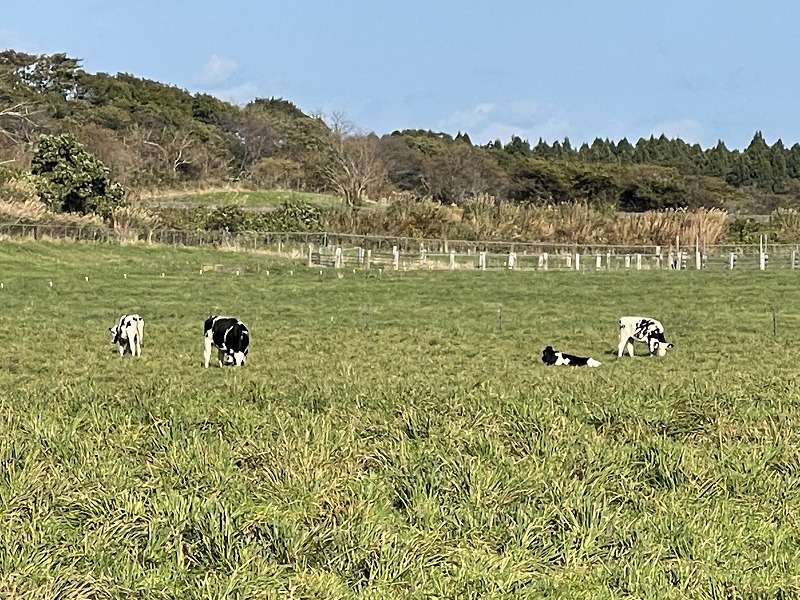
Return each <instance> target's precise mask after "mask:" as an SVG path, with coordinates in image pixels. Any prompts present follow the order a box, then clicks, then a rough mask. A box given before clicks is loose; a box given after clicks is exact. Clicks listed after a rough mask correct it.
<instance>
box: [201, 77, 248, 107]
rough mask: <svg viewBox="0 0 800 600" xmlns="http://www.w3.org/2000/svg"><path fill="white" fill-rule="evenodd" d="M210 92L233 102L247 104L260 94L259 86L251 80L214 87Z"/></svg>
mask: <svg viewBox="0 0 800 600" xmlns="http://www.w3.org/2000/svg"><path fill="white" fill-rule="evenodd" d="M208 93H209V94H211V95H212V96H214V97H215V98H219V99H220V100H224V101H226V102H231V103H233V104H246V103H248V102H250V101H251V100H253V99H255V98H256V97H257V96H258V86H256V84H255V83H253V82H251V81H246V82H244V83H240V84H238V85H232V86H229V87H223V88H212V89H210V90H208Z"/></svg>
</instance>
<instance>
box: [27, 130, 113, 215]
mask: <svg viewBox="0 0 800 600" xmlns="http://www.w3.org/2000/svg"><path fill="white" fill-rule="evenodd" d="M31 173H32V174H33V175H36V176H37V177H36V183H37V191H38V192H39V196H40V197H41V198H42V200H43V201H44V202H45V203H46V204H48V205H49V206H50V208H51V209H52V210H59V211H62V212H77V213H82V214H86V213H95V214H98V215H100V216H102V217H108V216H110V215H111V213H112V212H113V211H114V209H115V208H118V207H120V206H124V205H125V190H124V189H123V188H122V186H121V185H119V184H118V183H112V182H111V181H110V180H109V178H108V169H107V168H106V167H105V165H103V163H101V162H100V161H99V160H97V159H96V158H95V157H94V156H92V155H91V154H89V153H88V152H87V151H86V149H85V148H84V147H83V145H82V144H80V143H79V142H78V141H77V140H76V139H75V138H74V137H72V136H71V135H69V134H62V135H44V136H42V137H41V138H40V140H39V144H38V146H37V148H36V151H35V152H34V155H33V160H32V161H31Z"/></svg>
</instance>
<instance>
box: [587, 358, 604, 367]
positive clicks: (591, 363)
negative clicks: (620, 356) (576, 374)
mask: <svg viewBox="0 0 800 600" xmlns="http://www.w3.org/2000/svg"><path fill="white" fill-rule="evenodd" d="M601 364H603V363H601V362H600V361H599V360H595V359H593V358H590V359H588V360H587V361H586V366H587V367H599V366H600V365H601Z"/></svg>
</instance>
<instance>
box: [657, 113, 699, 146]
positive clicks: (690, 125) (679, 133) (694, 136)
mask: <svg viewBox="0 0 800 600" xmlns="http://www.w3.org/2000/svg"><path fill="white" fill-rule="evenodd" d="M662 133H663V134H664V135H665V136H667V137H668V138H681V139H682V140H683V141H684V142H686V143H689V144H699V143H701V140H703V139H704V138H705V137H706V133H707V132H706V129H705V127H704V126H703V124H702V123H700V122H698V121H695V120H694V119H689V118H686V119H676V120H672V121H662V122H661V123H656V124H655V125H653V126H652V127H651V128H650V134H651V135H654V136H655V137H659V136H660V135H661V134H662Z"/></svg>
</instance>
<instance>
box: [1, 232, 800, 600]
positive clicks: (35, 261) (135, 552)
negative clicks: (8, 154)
mask: <svg viewBox="0 0 800 600" xmlns="http://www.w3.org/2000/svg"><path fill="white" fill-rule="evenodd" d="M207 262H212V263H221V264H241V265H245V266H246V267H247V269H246V270H245V271H244V273H243V274H242V275H240V276H236V275H235V274H233V273H229V272H208V273H204V274H202V275H201V274H200V271H199V267H200V265H201V264H203V263H207ZM267 270H268V271H269V273H270V275H269V276H267V275H266V274H265V273H266V271H267ZM162 272H163V273H164V277H161V273H162ZM290 273H292V274H290ZM125 275H127V277H125ZM343 275H344V276H343V277H342V278H339V277H337V275H336V273H335V272H333V271H332V270H323V274H322V275H320V274H319V271H318V270H317V269H314V270H311V271H309V270H306V269H305V268H304V267H302V266H301V265H299V264H297V263H294V264H290V263H286V262H278V261H277V260H276V259H272V258H265V257H261V256H258V255H245V254H242V255H239V254H233V253H215V252H214V251H213V250H205V249H195V250H189V249H175V248H166V247H151V248H147V247H139V246H132V247H125V248H120V247H118V246H113V245H109V246H93V245H83V244H57V243H52V244H51V243H41V244H35V243H30V242H20V243H2V244H0V281H2V282H3V283H4V286H3V288H2V289H0V303H2V304H0V305H1V306H2V307H3V309H2V311H0V340H2V342H3V350H4V360H3V365H2V367H1V368H0V461H2V467H1V468H0V595H5V596H14V597H30V598H40V597H56V596H58V597H101V598H102V597H115V598H123V597H125V598H129V597H143V598H144V597H148V598H149V597H163V598H210V597H225V596H231V597H236V596H238V597H274V598H279V597H295V598H301V597H305V598H312V597H324V598H356V597H363V598H393V599H395V598H421V597H448V598H462V597H481V598H575V597H592V598H625V597H631V598H686V597H693V598H695V597H700V598H702V597H708V598H715V597H716V598H725V597H729V598H737V597H770V598H773V597H786V598H789V597H794V596H797V595H798V593H800V582H798V579H797V574H798V573H800V556H799V555H798V554H799V553H800V545H798V543H797V534H796V532H797V527H798V519H800V427H799V426H798V425H800V423H798V408H800V384H798V374H800V368H798V361H797V357H798V354H797V351H796V350H795V346H796V340H797V339H800V316H799V315H798V311H797V309H796V307H797V306H800V302H799V301H800V297H799V296H800V292H798V286H797V281H796V277H797V275H796V274H795V273H792V272H790V271H783V272H767V273H729V272H714V273H712V272H705V273H697V272H693V271H687V272H648V273H644V272H642V273H574V272H563V273H556V272H548V273H541V272H540V273H531V272H521V273H509V272H486V273H481V272H477V271H474V272H473V271H471V272H456V273H451V272H442V273H428V272H408V273H403V272H399V273H393V272H389V271H384V272H383V273H382V274H380V275H379V274H378V273H377V272H375V271H371V272H360V271H359V272H357V273H355V274H353V273H352V271H346V272H345V273H344V274H343ZM86 277H89V280H88V281H86ZM50 281H52V282H53V286H52V287H50V285H49V282H50ZM773 308H774V309H775V310H776V318H777V321H776V322H777V332H776V333H777V334H775V333H773V319H772V310H773ZM134 311H135V312H139V313H140V314H142V315H143V316H144V317H145V319H146V326H145V341H144V351H143V355H142V357H141V359H137V360H133V359H131V358H130V357H128V356H126V357H125V359H120V358H119V356H118V355H117V353H116V348H115V346H114V345H112V344H111V343H110V339H109V334H108V331H107V330H108V327H109V326H110V325H112V324H113V321H114V319H115V318H116V317H118V316H119V315H120V314H122V313H124V312H134ZM211 313H227V314H233V315H236V316H239V317H240V318H242V319H243V320H244V321H245V323H247V325H248V327H249V328H250V331H251V334H252V337H253V345H252V349H251V354H250V360H249V363H248V366H247V367H245V368H242V369H234V368H225V369H219V368H209V369H208V370H204V369H202V368H201V359H202V340H201V337H202V322H203V319H204V318H205V317H206V316H208V315H209V314H211ZM622 314H645V315H652V316H655V317H657V318H659V319H660V320H661V321H662V322H663V323H664V324H665V326H666V328H667V337H668V339H669V340H670V341H673V342H675V344H676V347H675V349H674V350H672V351H671V352H670V354H668V356H667V357H666V358H664V359H654V358H650V357H646V356H637V357H636V359H629V358H627V357H626V358H623V359H619V360H618V359H617V358H616V356H615V355H614V354H613V351H614V349H615V348H616V339H615V337H616V328H617V325H616V319H617V317H619V316H620V315H622ZM547 344H552V345H553V346H555V347H556V348H559V349H565V350H569V351H573V352H576V353H579V354H585V355H591V356H594V357H595V358H597V359H599V360H600V361H602V362H603V363H604V364H603V365H602V367H600V368H598V369H591V370H589V369H574V370H573V369H568V368H547V367H545V366H544V365H542V363H541V362H540V361H539V356H540V353H541V349H542V348H543V347H544V346H545V345H547ZM638 351H639V352H643V348H640V349H638Z"/></svg>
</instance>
